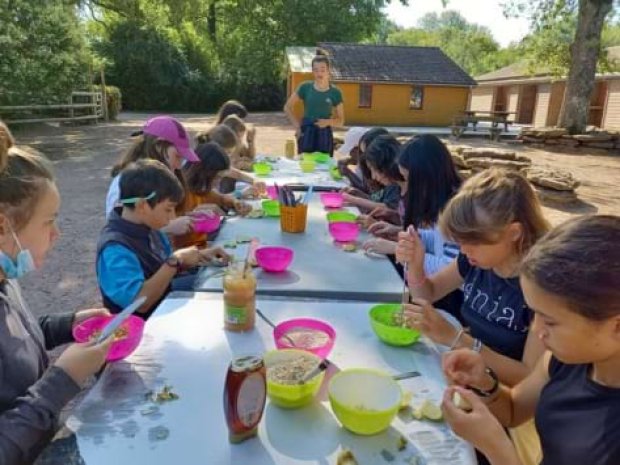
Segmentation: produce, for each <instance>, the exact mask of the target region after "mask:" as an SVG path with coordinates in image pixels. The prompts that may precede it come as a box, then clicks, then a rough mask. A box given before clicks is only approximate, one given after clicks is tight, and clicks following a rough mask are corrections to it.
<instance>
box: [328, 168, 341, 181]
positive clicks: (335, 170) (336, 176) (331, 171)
mask: <svg viewBox="0 0 620 465" xmlns="http://www.w3.org/2000/svg"><path fill="white" fill-rule="evenodd" d="M329 174H330V175H331V177H332V179H333V180H334V181H340V180H341V179H342V174H340V171H339V170H338V167H337V166H332V167H331V168H330V169H329Z"/></svg>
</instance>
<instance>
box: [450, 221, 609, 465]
mask: <svg viewBox="0 0 620 465" xmlns="http://www.w3.org/2000/svg"><path fill="white" fill-rule="evenodd" d="M619 243H620V217H618V216H604V215H598V216H589V217H588V216H586V217H580V218H577V219H573V220H570V221H568V222H566V223H564V224H563V225H561V226H559V227H557V228H556V229H554V230H553V231H552V232H550V233H549V234H547V235H546V236H545V237H544V238H543V239H541V240H540V241H539V242H538V243H537V244H536V245H535V246H534V247H533V248H532V249H531V251H530V252H529V254H528V255H527V257H526V258H525V260H524V262H523V266H522V269H521V278H520V279H521V285H522V287H523V292H524V294H525V300H526V302H527V304H528V306H529V307H530V308H531V309H532V311H533V312H534V314H535V321H534V324H533V326H532V330H531V333H532V334H534V335H535V336H536V337H537V338H538V339H539V340H540V341H541V342H542V343H543V344H544V346H545V347H546V348H547V349H548V351H549V352H548V353H547V354H546V355H545V356H544V357H543V358H542V359H541V360H540V362H539V363H538V364H537V366H536V368H535V369H534V371H532V373H531V374H530V375H529V376H528V377H527V378H526V379H524V380H523V381H522V382H521V383H519V384H518V385H517V386H515V387H513V388H512V389H510V388H508V387H505V386H502V385H499V384H498V382H497V379H496V378H494V377H493V375H492V372H490V371H489V370H488V369H487V368H486V364H485V361H484V360H483V359H482V357H481V356H480V354H476V353H474V352H472V351H471V350H467V349H463V350H457V351H454V352H451V353H449V354H448V355H447V356H446V357H445V359H444V372H445V374H446V377H447V378H448V379H449V380H450V381H451V382H452V383H454V384H455V385H457V386H467V387H470V388H471V389H474V390H477V392H478V393H479V394H481V395H482V396H483V397H484V398H485V399H486V405H485V402H482V401H481V399H480V398H479V397H478V396H476V395H475V394H474V393H473V392H472V391H471V390H469V389H465V388H463V387H455V386H453V387H450V388H448V389H447V390H446V393H445V395H444V401H443V410H444V414H445V416H446V419H447V420H448V422H449V423H450V425H451V426H452V429H453V430H454V431H455V432H456V433H457V434H458V435H459V436H461V437H463V438H464V439H466V440H468V441H470V442H472V443H473V444H474V445H475V446H476V448H478V449H479V450H481V451H483V452H484V454H485V455H486V456H487V457H488V458H489V460H490V462H491V463H492V464H493V465H518V464H520V463H521V462H520V461H519V459H518V457H517V454H516V452H515V449H514V447H513V445H512V444H511V443H510V441H509V440H508V437H507V436H506V434H505V433H504V429H503V427H506V426H515V425H519V424H521V423H523V422H525V421H526V420H528V419H529V418H532V417H535V420H536V427H537V430H538V434H539V436H540V440H541V445H542V453H543V459H542V462H541V464H542V465H577V464H579V465H581V464H587V465H618V464H620V248H619V247H618V244H619ZM455 392H458V393H459V395H460V396H461V397H462V398H464V399H465V400H466V401H467V402H469V404H470V406H469V407H470V409H469V408H468V410H469V411H463V410H461V409H459V408H458V407H457V405H455V401H454V394H455Z"/></svg>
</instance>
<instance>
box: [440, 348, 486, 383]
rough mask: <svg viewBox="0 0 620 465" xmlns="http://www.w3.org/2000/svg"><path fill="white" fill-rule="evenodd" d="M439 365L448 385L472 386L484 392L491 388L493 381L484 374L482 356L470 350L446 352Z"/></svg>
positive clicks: (484, 366)
mask: <svg viewBox="0 0 620 465" xmlns="http://www.w3.org/2000/svg"><path fill="white" fill-rule="evenodd" d="M441 365H442V368H443V372H444V374H445V375H446V379H447V380H448V382H449V383H450V384H457V385H459V386H472V387H475V388H478V389H482V390H484V391H488V390H489V389H491V388H492V385H493V382H494V381H493V380H492V379H491V378H490V376H489V375H488V374H487V372H486V364H485V363H484V359H483V358H482V355H480V354H479V353H477V352H474V351H473V350H471V349H458V350H452V351H450V352H446V353H445V354H444V356H443V359H442V361H441Z"/></svg>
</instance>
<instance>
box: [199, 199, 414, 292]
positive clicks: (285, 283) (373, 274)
mask: <svg viewBox="0 0 620 465" xmlns="http://www.w3.org/2000/svg"><path fill="white" fill-rule="evenodd" d="M351 210H352V211H356V210H353V209H351ZM326 214H327V211H326V210H325V209H324V208H323V206H322V205H321V202H320V200H319V193H315V194H313V197H312V200H311V201H310V204H309V206H308V220H307V221H308V222H307V226H306V231H305V233H300V234H291V233H284V232H282V231H281V230H280V219H279V218H273V217H271V218H270V217H266V218H260V219H249V218H239V217H235V218H232V219H229V220H227V221H226V223H225V224H224V225H223V227H222V229H221V231H220V233H219V234H218V236H217V237H216V239H215V241H214V242H213V244H215V245H223V244H225V243H226V242H228V241H231V240H235V238H238V237H241V236H246V237H257V238H258V239H259V241H260V244H261V245H281V246H286V247H290V248H292V249H293V250H294V251H295V256H294V258H293V262H292V264H291V266H290V267H289V269H288V270H287V271H285V272H283V273H267V272H265V271H263V270H262V269H260V268H256V269H255V270H254V272H255V275H256V277H257V278H258V291H257V292H258V294H265V295H275V296H295V297H316V298H325V299H327V298H330V299H343V300H368V301H375V300H376V301H378V302H400V301H401V299H402V290H403V281H402V279H401V278H400V276H399V275H398V273H397V272H396V270H395V268H394V266H393V265H392V263H390V261H389V260H388V259H387V257H385V256H377V255H366V254H365V253H364V252H363V250H362V249H361V244H362V243H363V242H364V241H366V240H367V239H370V238H371V236H369V235H368V234H367V233H366V232H364V231H362V232H361V234H360V236H359V239H358V250H357V251H356V252H345V251H344V250H342V248H341V247H340V246H338V245H337V244H335V243H334V241H333V239H332V238H331V236H330V235H329V231H328V223H327V218H326ZM247 247H248V246H247V245H241V246H238V247H237V248H236V249H233V250H227V251H228V252H230V253H234V254H235V256H236V257H238V258H239V259H242V260H243V258H244V257H245V255H246V251H247ZM216 271H217V270H216ZM213 273H214V270H213V268H205V269H204V270H203V271H202V272H201V273H200V275H199V277H198V280H197V284H196V285H195V287H194V290H196V291H221V290H222V277H221V276H219V275H216V276H214V275H213Z"/></svg>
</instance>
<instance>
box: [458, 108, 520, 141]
mask: <svg viewBox="0 0 620 465" xmlns="http://www.w3.org/2000/svg"><path fill="white" fill-rule="evenodd" d="M511 114H514V112H510V111H477V110H476V111H474V110H465V111H462V112H460V113H459V114H458V115H457V116H455V117H454V119H453V121H452V134H453V135H454V136H456V137H457V138H458V137H460V136H461V135H462V134H463V132H465V130H466V129H467V127H468V125H469V124H471V125H472V127H473V130H474V131H476V130H477V128H478V123H479V122H482V121H487V122H490V123H491V128H489V135H490V136H491V139H493V140H497V139H499V137H500V135H501V132H502V130H501V128H500V127H499V126H500V125H503V126H504V131H508V126H509V125H510V124H512V121H509V120H508V118H509V116H510V115H511Z"/></svg>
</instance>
